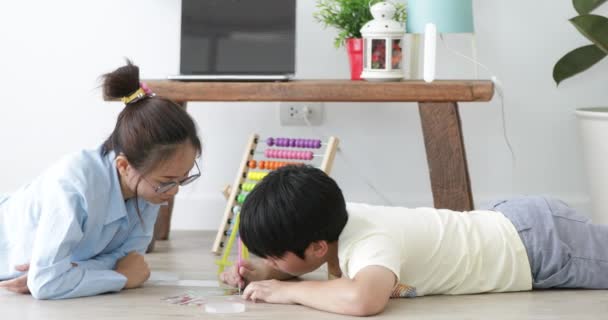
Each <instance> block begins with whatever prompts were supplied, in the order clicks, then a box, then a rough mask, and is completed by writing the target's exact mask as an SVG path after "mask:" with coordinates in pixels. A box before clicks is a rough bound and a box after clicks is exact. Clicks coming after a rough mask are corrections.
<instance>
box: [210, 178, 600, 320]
mask: <svg viewBox="0 0 608 320" xmlns="http://www.w3.org/2000/svg"><path fill="white" fill-rule="evenodd" d="M240 219H241V222H240V228H239V232H240V235H241V239H242V240H243V243H244V244H245V245H246V246H247V247H248V248H249V250H250V251H251V252H253V253H254V254H256V255H257V256H259V257H261V258H263V262H262V263H260V262H259V261H258V262H251V261H249V262H245V263H244V264H242V266H241V267H240V268H239V270H236V268H231V269H228V270H227V271H226V272H224V273H222V274H221V279H222V281H224V282H225V283H227V284H229V285H234V286H236V285H238V284H241V286H245V285H246V288H245V291H244V293H243V297H244V298H245V299H249V300H252V301H264V302H268V303H283V304H301V305H305V306H309V307H312V308H316V309H319V310H324V311H329V312H335V313H341V314H348V315H359V316H365V315H373V314H377V313H380V312H382V311H383V310H384V308H385V307H386V304H387V303H388V300H389V299H390V298H398V297H407V298H412V297H417V296H425V295H435V294H450V295H455V294H472V293H483V292H507V291H524V290H531V289H533V288H535V289H545V288H593V289H598V288H608V246H607V245H606V244H608V226H605V225H594V224H591V222H590V220H589V219H587V218H585V217H584V216H581V215H580V214H577V213H576V212H575V211H574V210H573V209H571V208H569V207H568V206H567V205H565V204H564V203H563V202H561V201H559V200H554V199H549V198H545V197H520V198H514V199H510V200H503V201H499V202H496V203H495V204H493V205H492V206H491V208H490V209H489V210H475V211H470V212H455V211H450V210H444V209H433V208H415V209H410V208H403V207H383V206H372V205H365V204H355V203H349V204H348V205H347V204H346V203H345V201H344V197H343V195H342V192H341V190H340V188H339V187H338V185H337V184H336V182H335V181H334V180H333V179H331V178H330V177H328V176H327V175H326V174H325V173H324V172H323V171H321V170H319V169H316V168H312V167H305V166H288V167H283V168H281V169H279V170H277V171H274V172H272V173H270V174H269V175H268V176H267V177H266V178H264V180H262V182H260V183H259V184H258V185H257V186H256V187H255V189H254V190H253V191H252V192H251V193H250V194H249V195H248V196H247V199H246V201H245V203H244V204H243V207H242V208H241V218H240ZM325 263H327V264H328V270H329V273H330V279H332V280H328V281H299V282H293V281H287V282H286V281H279V280H286V279H289V278H292V277H296V276H299V275H302V274H305V273H308V272H312V271H314V270H316V269H317V268H319V267H320V266H321V265H323V264H325ZM269 279H274V280H269Z"/></svg>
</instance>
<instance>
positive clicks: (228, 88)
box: [145, 80, 494, 239]
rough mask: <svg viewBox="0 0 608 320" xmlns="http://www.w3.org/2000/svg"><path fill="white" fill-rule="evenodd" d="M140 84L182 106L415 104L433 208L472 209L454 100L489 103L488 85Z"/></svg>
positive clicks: (163, 229)
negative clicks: (200, 103) (225, 103)
mask: <svg viewBox="0 0 608 320" xmlns="http://www.w3.org/2000/svg"><path fill="white" fill-rule="evenodd" d="M145 82H146V83H147V84H148V86H150V88H151V89H152V91H154V92H155V93H156V94H157V95H159V96H163V97H166V98H169V99H171V100H174V101H176V102H179V103H181V104H182V105H184V106H185V105H186V104H187V102H190V101H235V102H236V101H312V102H314V101H319V102H418V109H419V112H420V121H421V122H422V131H423V135H424V144H425V147H426V156H427V162H428V166H429V174H430V178H431V187H432V192H433V201H434V205H435V207H437V208H449V209H453V210H459V211H466V210H472V209H473V195H472V193H471V182H470V179H469V170H468V167H467V159H466V153H465V149H464V142H463V138H462V127H461V122H460V115H459V113H458V102H479V101H490V100H491V99H492V96H493V95H494V84H493V83H492V81H489V80H444V81H442V80H438V81H435V82H432V83H425V82H423V81H409V80H405V81H400V82H367V81H350V80H296V81H288V82H178V81H168V80H146V81H145ZM326 107H329V108H331V105H327V106H326ZM171 208H172V203H171V204H170V206H168V207H165V208H163V209H161V213H160V215H159V220H158V221H157V228H156V234H157V237H156V238H157V239H166V238H167V237H168V234H169V225H170V219H171Z"/></svg>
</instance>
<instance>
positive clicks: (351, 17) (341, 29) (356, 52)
mask: <svg viewBox="0 0 608 320" xmlns="http://www.w3.org/2000/svg"><path fill="white" fill-rule="evenodd" d="M382 1H383V0H317V9H318V11H317V12H315V13H314V14H313V16H314V18H315V20H316V21H317V22H320V23H322V24H323V26H324V27H326V28H327V27H334V28H336V29H338V35H337V36H336V38H335V39H334V46H335V47H336V48H340V47H342V46H344V45H346V49H347V52H348V57H349V61H350V66H351V79H352V80H360V79H361V71H362V70H363V41H362V39H361V28H362V27H363V25H364V24H365V23H366V22H368V21H370V20H372V19H373V17H372V14H371V12H370V11H369V8H370V6H372V5H374V4H376V3H378V2H382ZM392 3H393V4H394V5H395V8H396V9H397V10H396V13H395V16H394V17H393V19H394V20H396V21H398V22H401V23H405V19H406V17H407V14H406V11H405V5H404V4H403V3H398V2H392Z"/></svg>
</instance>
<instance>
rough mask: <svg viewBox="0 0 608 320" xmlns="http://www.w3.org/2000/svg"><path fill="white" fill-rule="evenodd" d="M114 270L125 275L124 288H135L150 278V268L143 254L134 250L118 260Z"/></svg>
mask: <svg viewBox="0 0 608 320" xmlns="http://www.w3.org/2000/svg"><path fill="white" fill-rule="evenodd" d="M114 270H115V271H116V272H118V273H120V274H122V275H124V276H125V277H127V283H126V284H125V286H124V288H125V289H132V288H137V287H139V286H141V285H142V284H143V283H144V282H146V280H148V278H150V268H149V267H148V264H147V263H146V261H145V260H144V256H142V255H141V254H139V253H137V252H135V251H133V252H131V253H129V254H128V255H126V256H125V257H123V258H121V259H120V260H118V262H117V263H116V268H115V269H114Z"/></svg>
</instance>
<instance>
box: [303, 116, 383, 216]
mask: <svg viewBox="0 0 608 320" xmlns="http://www.w3.org/2000/svg"><path fill="white" fill-rule="evenodd" d="M302 110H303V111H304V112H303V113H304V118H303V119H304V122H306V125H307V126H308V127H309V128H310V129H312V130H313V131H315V133H316V134H317V135H318V136H322V137H329V135H327V134H325V132H321V130H320V129H317V128H314V127H313V126H312V124H311V123H310V120H309V119H308V116H309V115H310V110H309V109H308V107H304V108H303V109H302ZM338 155H340V156H341V157H342V159H343V160H344V162H345V163H346V164H347V165H348V166H349V167H350V169H351V171H352V172H355V173H356V174H357V175H358V176H359V178H360V179H361V180H363V182H364V183H365V184H366V185H367V186H368V187H369V188H370V189H371V190H372V191H374V193H376V195H377V196H378V197H379V198H381V199H382V200H383V201H384V202H385V204H386V205H389V206H393V203H392V202H391V201H390V200H389V199H388V198H387V197H386V196H384V194H383V193H382V192H380V190H378V188H376V186H374V184H373V183H372V182H371V181H370V179H368V178H367V177H366V176H364V175H363V174H362V173H361V170H356V168H355V167H354V165H353V164H352V162H351V161H350V159H349V158H348V157H347V156H346V154H344V151H342V147H341V146H338Z"/></svg>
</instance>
